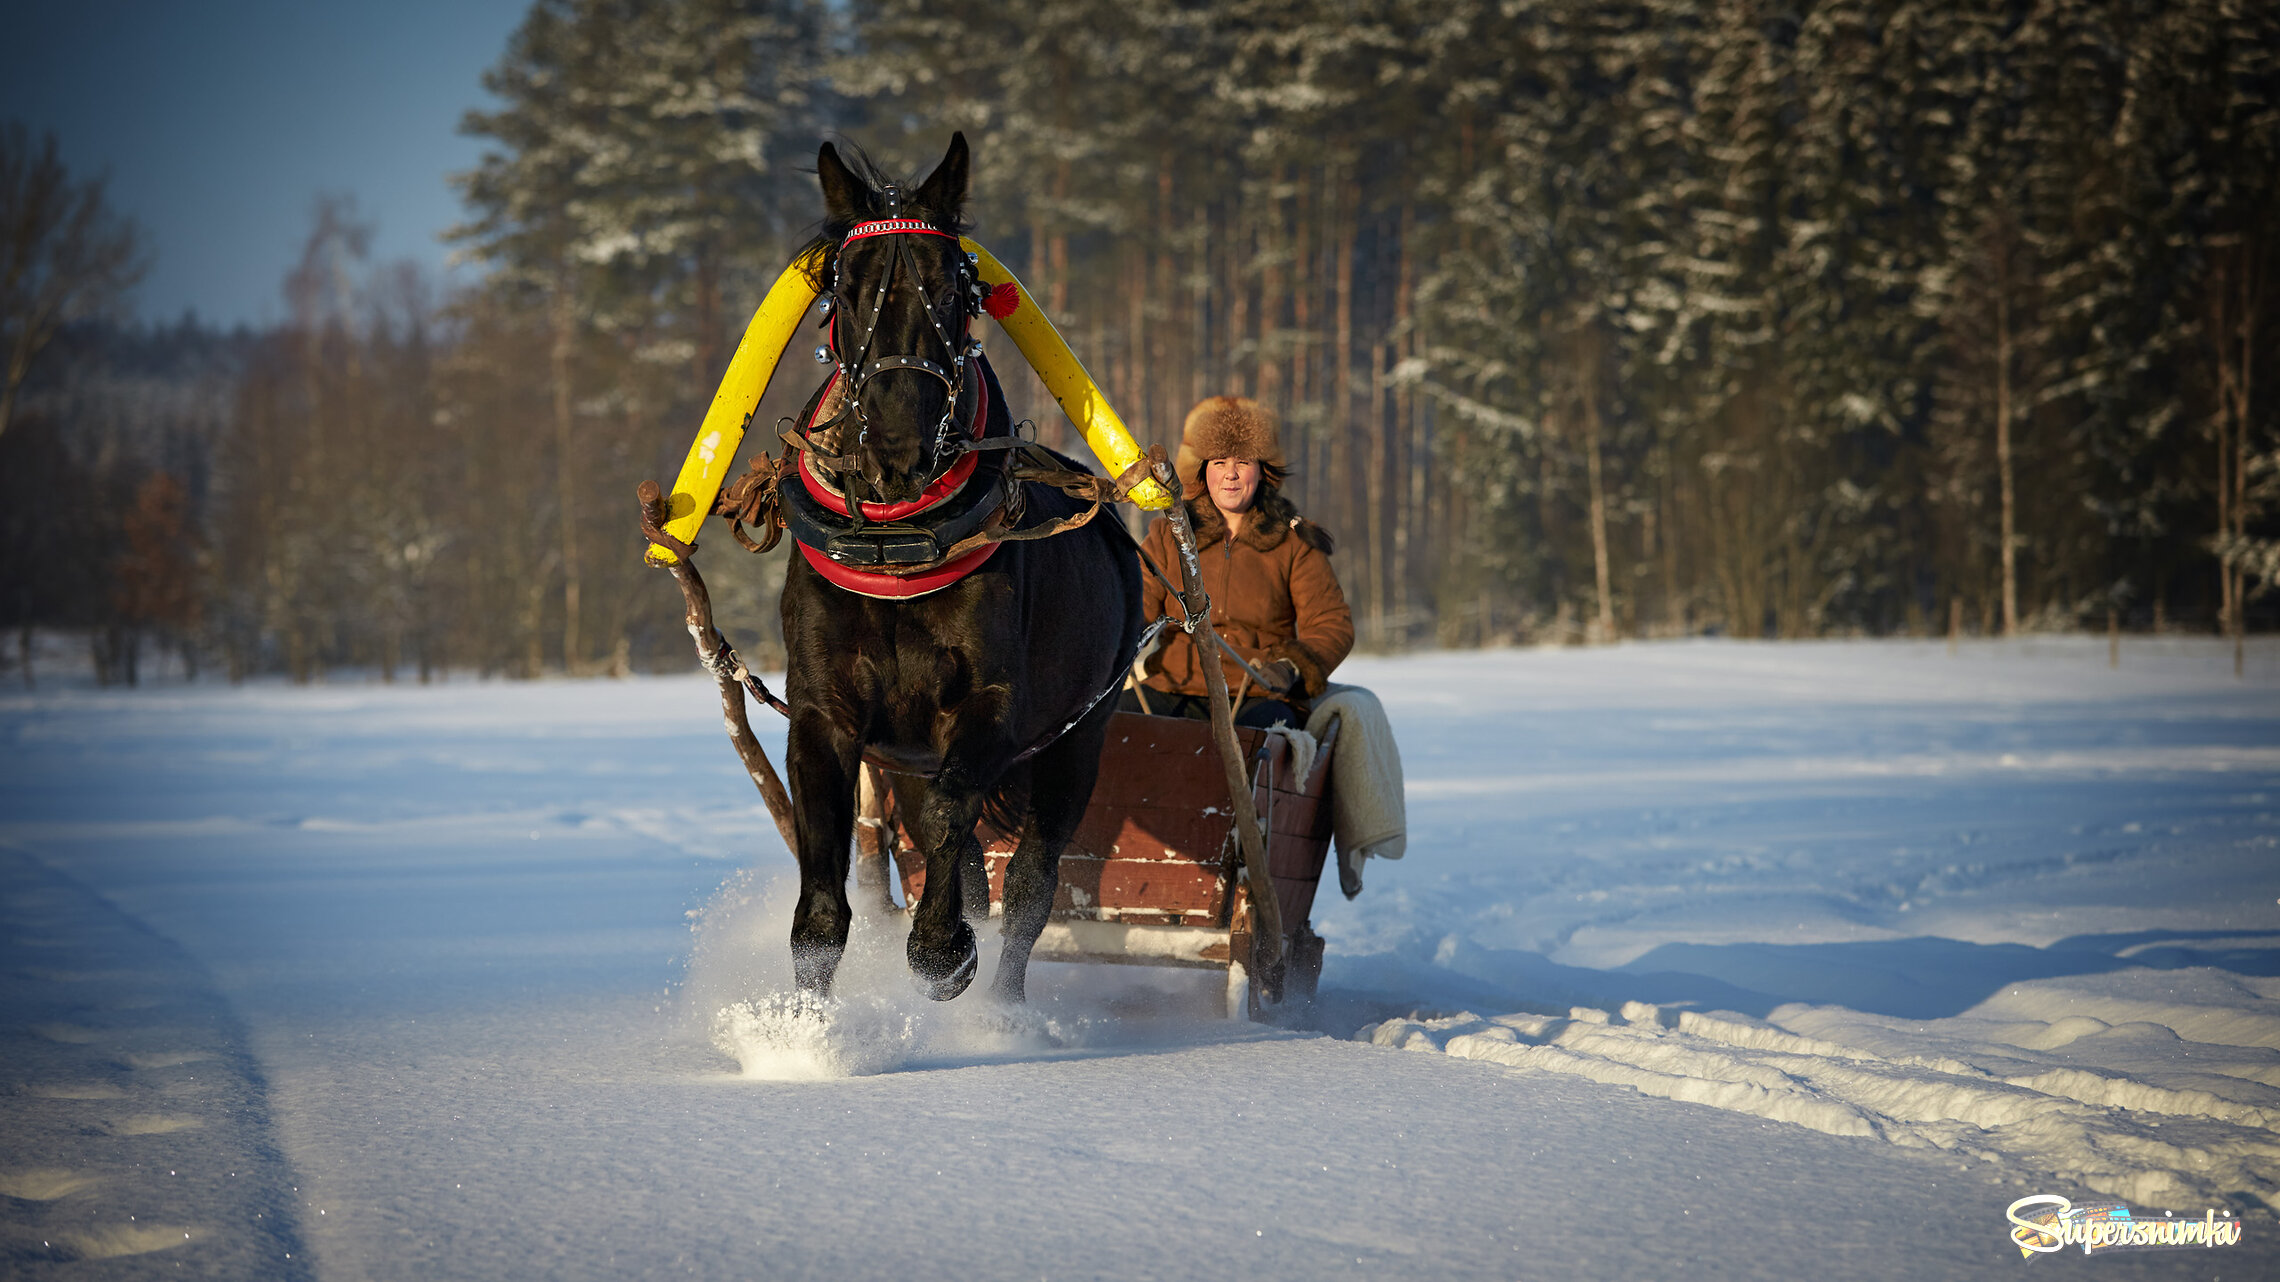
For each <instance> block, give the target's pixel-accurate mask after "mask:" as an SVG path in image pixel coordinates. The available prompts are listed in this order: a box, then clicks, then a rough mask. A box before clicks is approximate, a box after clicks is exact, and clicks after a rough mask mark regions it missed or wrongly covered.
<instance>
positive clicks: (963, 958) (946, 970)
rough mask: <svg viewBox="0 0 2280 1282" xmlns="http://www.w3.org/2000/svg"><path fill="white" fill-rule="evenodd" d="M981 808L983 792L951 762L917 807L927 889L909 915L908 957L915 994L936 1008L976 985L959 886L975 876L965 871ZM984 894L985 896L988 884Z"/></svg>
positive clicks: (984, 884) (971, 943)
mask: <svg viewBox="0 0 2280 1282" xmlns="http://www.w3.org/2000/svg"><path fill="white" fill-rule="evenodd" d="M981 807H982V790H981V789H980V788H978V787H976V786H974V783H973V779H972V777H971V775H969V774H968V773H967V771H966V770H965V769H964V768H963V766H962V765H960V764H959V763H957V762H955V761H945V762H944V763H943V766H942V769H941V770H939V771H937V772H936V773H935V776H934V779H933V781H932V782H931V783H929V784H928V785H927V787H926V799H925V800H924V801H923V802H921V803H920V808H919V824H918V829H919V831H918V832H917V833H916V834H915V835H916V836H917V837H918V839H919V841H920V843H921V844H922V846H923V847H924V849H925V851H926V886H925V888H924V889H923V890H921V891H920V892H919V896H918V904H917V906H916V907H915V908H913V909H912V910H911V921H910V942H909V945H908V951H909V956H910V969H911V973H912V974H913V975H914V976H915V977H916V978H917V980H918V986H919V991H921V992H923V993H925V994H926V995H927V996H928V997H931V998H933V999H934V1000H936V1001H938V1002H946V1001H949V1000H950V999H951V998H953V997H956V996H957V995H958V994H960V993H962V992H965V991H966V986H967V985H968V984H971V983H973V982H974V970H975V951H974V930H973V927H971V926H968V925H967V924H966V921H965V915H964V913H963V912H962V909H963V908H964V900H965V898H966V896H965V895H964V894H963V893H962V891H961V885H962V883H963V882H965V881H966V880H968V879H969V878H971V877H972V876H973V875H974V874H973V873H972V872H970V871H969V870H968V869H967V868H966V867H965V865H966V864H967V863H968V862H969V860H968V858H967V856H968V853H969V852H968V849H967V848H968V847H969V846H974V845H975V844H976V843H975V839H974V821H975V820H976V819H978V818H980V816H981ZM982 888H983V893H984V894H985V896H986V895H987V893H988V888H989V883H988V882H987V881H986V880H985V881H983V882H982ZM984 902H985V903H987V900H986V899H985V900H984Z"/></svg>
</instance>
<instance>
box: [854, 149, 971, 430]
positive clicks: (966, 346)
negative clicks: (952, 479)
mask: <svg viewBox="0 0 2280 1282" xmlns="http://www.w3.org/2000/svg"><path fill="white" fill-rule="evenodd" d="M884 196H885V200H886V207H887V208H886V217H884V218H878V219H873V220H871V221H869V222H864V223H857V224H856V225H855V226H853V227H851V228H849V229H848V231H847V234H846V235H845V236H844V237H842V238H841V239H840V241H839V245H838V248H837V250H836V251H835V252H834V253H833V255H832V259H831V281H830V283H829V285H828V290H827V294H826V301H825V302H824V304H823V307H824V308H825V309H826V311H827V312H828V314H829V316H830V318H831V342H830V345H829V346H828V347H827V348H824V349H820V350H818V351H817V353H816V355H817V357H818V358H819V359H823V360H826V361H827V362H830V363H833V364H836V365H837V366H838V370H839V375H838V381H839V383H840V385H841V386H843V387H845V388H846V389H847V411H846V412H847V413H849V414H852V415H853V416H854V419H855V443H856V445H857V446H858V447H861V446H864V445H867V444H868V443H869V441H870V435H871V424H870V419H869V416H868V415H866V414H865V413H864V411H863V395H864V390H865V388H866V387H867V386H868V385H869V384H870V382H871V380H872V379H874V378H877V377H878V376H879V375H881V374H884V373H886V372H887V371H889V370H898V369H913V370H918V371H920V372H922V373H926V374H931V375H933V376H934V377H935V378H938V379H940V380H942V386H943V388H944V390H945V391H946V392H947V393H948V395H947V397H946V398H945V399H944V401H943V405H942V419H941V421H940V422H938V423H936V424H935V425H934V444H933V450H932V453H931V455H930V457H929V459H928V463H927V467H928V470H929V471H930V472H931V471H934V470H938V469H940V468H942V467H943V466H945V465H946V464H947V463H949V462H950V461H951V460H952V459H954V458H955V457H956V456H957V453H958V448H957V446H956V444H955V442H956V441H957V440H958V439H959V438H960V436H961V434H960V433H959V432H957V430H956V429H955V428H954V427H953V424H954V423H955V422H956V421H957V418H958V406H959V404H960V403H961V402H962V401H963V400H964V399H965V395H966V389H967V385H968V382H969V379H970V377H971V371H972V369H973V367H974V362H973V361H972V359H970V358H973V357H977V356H979V355H980V353H981V342H980V340H978V339H976V338H974V337H973V335H972V333H971V331H970V328H969V326H970V324H971V322H972V320H973V318H974V317H975V316H976V315H978V314H980V312H981V310H982V306H981V303H982V283H981V274H980V272H979V271H978V270H977V269H976V266H975V263H974V256H973V255H972V254H968V253H964V252H960V253H959V254H957V256H956V261H957V280H956V282H955V284H954V285H953V286H952V289H951V291H950V297H949V298H947V299H945V300H944V301H943V306H942V307H940V308H938V307H937V306H936V300H935V299H933V298H930V297H928V296H927V292H926V282H925V277H924V276H923V275H922V274H921V273H920V271H919V267H918V260H917V259H916V258H915V257H913V256H912V254H911V251H910V238H911V237H913V236H940V237H942V238H944V239H946V240H949V241H952V242H956V241H957V239H958V238H957V236H955V235H953V234H952V233H950V232H946V231H943V230H942V229H940V228H938V227H936V226H934V225H933V224H931V223H928V222H925V221H923V220H921V219H916V218H904V217H902V191H901V189H900V188H898V187H896V186H894V185H893V184H889V185H888V186H887V188H886V191H885V192H884ZM881 236H884V237H887V238H889V242H890V243H891V244H892V246H893V247H894V258H893V259H892V260H891V261H890V262H889V263H888V264H887V270H886V271H885V272H884V273H882V274H881V275H880V277H879V286H878V290H877V292H876V293H875V294H874V295H873V296H872V298H871V307H870V316H869V318H868V319H860V317H861V312H860V308H861V304H862V300H861V299H859V298H852V297H849V295H848V294H847V292H846V291H847V285H848V281H847V275H846V272H845V270H844V262H845V259H846V255H847V249H848V247H849V246H851V245H853V244H855V243H856V242H857V241H862V240H870V239H873V238H876V237H881ZM898 272H908V273H909V275H910V281H911V286H912V288H913V289H915V290H916V291H917V292H918V302H919V306H920V307H921V308H922V309H924V310H925V312H926V320H927V324H929V325H930V326H932V327H933V329H934V336H935V339H936V340H937V341H938V342H940V343H941V345H942V352H943V356H944V360H945V361H946V362H947V365H945V364H944V363H942V362H937V361H931V360H928V359H926V358H925V357H924V356H919V355H916V354H909V353H890V354H888V355H883V356H882V355H874V354H873V351H872V343H873V341H874V339H875V338H876V337H877V335H878V329H879V321H880V320H881V318H882V317H883V316H884V315H885V313H886V307H887V292H888V290H889V289H891V288H892V287H893V285H894V281H895V276H896V274H897V273H898ZM945 311H947V312H948V313H949V323H948V324H945V323H944V312H945ZM843 315H844V316H846V317H847V318H848V320H849V323H850V325H854V324H858V323H859V324H860V325H861V326H862V336H861V337H860V338H859V339H857V340H856V341H855V344H854V346H853V347H852V348H849V347H848V346H847V345H846V344H845V343H844V342H842V340H841V336H840V332H839V320H840V317H841V316H843ZM953 328H955V329H956V331H957V337H956V338H952V337H951V330H952V329H953ZM842 421H844V420H842ZM852 452H853V451H850V453H851V454H852Z"/></svg>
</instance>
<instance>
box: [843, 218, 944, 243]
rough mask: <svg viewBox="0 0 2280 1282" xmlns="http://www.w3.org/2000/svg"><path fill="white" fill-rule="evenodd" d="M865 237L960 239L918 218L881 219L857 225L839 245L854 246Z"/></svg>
mask: <svg viewBox="0 0 2280 1282" xmlns="http://www.w3.org/2000/svg"><path fill="white" fill-rule="evenodd" d="M865 236H942V237H946V238H948V239H950V240H956V239H958V238H957V237H956V236H952V235H951V234H950V233H949V232H946V231H944V230H942V229H941V228H939V227H937V226H935V225H934V224H932V223H929V222H923V221H921V220H919V219H916V218H881V219H879V220H877V221H875V222H868V223H857V224H856V225H855V226H854V227H852V228H850V229H849V230H848V232H847V239H845V240H842V241H840V242H839V243H840V244H842V245H847V244H852V243H854V242H855V241H858V240H861V239H863V238H864V237H865Z"/></svg>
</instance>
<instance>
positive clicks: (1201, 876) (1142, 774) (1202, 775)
mask: <svg viewBox="0 0 2280 1282" xmlns="http://www.w3.org/2000/svg"><path fill="white" fill-rule="evenodd" d="M1235 734H1236V738H1237V741H1238V743H1239V744H1240V745H1241V747H1242V749H1243V753H1244V757H1245V760H1246V761H1247V762H1248V763H1249V778H1250V780H1251V789H1252V803H1253V805H1254V806H1255V807H1256V808H1257V812H1258V815H1259V819H1260V823H1261V825H1262V826H1263V827H1264V828H1265V829H1266V831H1267V837H1268V839H1267V865H1268V868H1269V870H1270V873H1271V877H1272V880H1273V882H1274V893H1275V896H1276V900H1277V902H1278V903H1279V905H1280V906H1281V909H1282V921H1283V936H1284V938H1283V949H1284V956H1285V957H1286V958H1288V963H1287V969H1286V972H1285V974H1286V977H1287V978H1286V981H1285V992H1284V1000H1285V1002H1299V1003H1303V1002H1307V1001H1310V1000H1312V998H1313V996H1314V992H1315V986H1316V984H1317V982H1318V981H1319V980H1320V978H1321V974H1322V939H1321V937H1320V936H1318V935H1316V934H1315V933H1314V930H1313V928H1312V926H1311V925H1310V923H1309V917H1310V915H1311V914H1312V912H1313V909H1314V893H1315V889H1316V887H1317V886H1318V885H1320V883H1321V880H1322V867H1323V863H1324V861H1325V857H1326V855H1327V853H1328V851H1329V847H1330V824H1331V808H1330V756H1331V753H1332V752H1333V751H1335V750H1336V747H1337V738H1338V729H1337V723H1333V724H1332V726H1331V730H1330V733H1329V734H1328V735H1327V736H1326V737H1324V738H1323V740H1322V741H1321V743H1320V745H1319V746H1318V748H1317V750H1316V752H1315V755H1314V761H1313V762H1312V764H1311V767H1310V769H1309V770H1308V771H1307V775H1306V777H1305V778H1303V779H1301V778H1298V777H1296V772H1295V769H1294V765H1295V763H1294V762H1293V761H1292V759H1291V756H1292V754H1291V749H1290V740H1289V739H1288V738H1286V737H1284V736H1282V735H1279V734H1271V733H1269V732H1267V731H1264V730H1252V729H1243V728H1238V729H1237V730H1236V732H1235ZM861 818H862V820H863V821H864V822H863V823H862V824H861V825H860V827H859V829H858V833H859V835H858V839H857V850H858V879H859V880H869V879H872V878H876V879H878V881H879V882H883V880H884V871H885V861H886V859H887V858H889V857H891V858H892V860H893V864H894V868H895V871H896V874H897V878H898V880H899V881H900V882H901V883H902V892H903V897H904V898H903V902H904V903H906V904H909V903H916V902H917V900H918V896H919V893H920V891H921V890H923V889H924V887H925V884H926V868H925V860H924V857H923V856H921V855H920V854H919V852H918V851H917V850H916V849H915V848H914V846H913V844H912V842H911V840H910V837H909V834H908V833H906V832H905V831H904V830H903V828H902V826H901V824H900V823H899V822H898V821H897V818H896V816H895V813H894V802H893V799H892V793H891V791H890V790H888V789H886V788H883V787H876V786H866V787H864V789H863V790H862V814H861ZM981 836H982V837H983V839H984V844H983V857H984V860H985V862H986V864H987V866H988V868H989V875H990V904H991V911H992V913H993V914H994V913H996V912H997V911H998V908H999V905H1000V904H1001V902H1002V900H1003V895H1004V886H1005V867H1006V861H1007V860H1008V859H1009V858H1010V857H1011V856H1012V854H1013V849H1014V845H1015V838H1014V837H1012V836H1008V835H1005V834H1000V833H995V832H993V831H992V830H991V829H990V828H989V827H988V825H986V824H985V825H984V826H983V828H982V831H981ZM881 847H884V849H881ZM864 864H868V865H870V867H869V868H863V867H862V865H864ZM1060 871H1061V884H1060V889H1059V891H1058V893H1057V894H1056V896H1055V898H1054V902H1053V914H1052V917H1051V919H1050V920H1049V921H1048V922H1047V924H1046V926H1045V932H1044V934H1043V935H1042V936H1041V937H1039V939H1038V941H1037V948H1036V951H1035V952H1034V953H1032V954H1031V955H1032V957H1034V958H1036V959H1038V960H1043V961H1069V962H1107V963H1115V964H1120V965H1137V966H1178V967H1189V968H1199V969H1207V970H1216V971H1220V972H1223V973H1224V974H1225V975H1226V977H1227V1003H1228V1014H1229V1015H1230V1016H1232V1017H1236V1018H1243V1017H1246V1016H1255V1015H1257V1014H1258V1013H1259V1010H1260V1006H1259V999H1258V995H1257V992H1256V986H1255V985H1254V984H1253V983H1252V982H1251V976H1250V973H1249V968H1248V965H1247V963H1248V961H1249V959H1250V958H1251V955H1252V949H1251V929H1252V927H1251V920H1252V914H1251V911H1250V896H1251V894H1252V893H1253V889H1254V888H1253V887H1252V886H1251V885H1250V879H1249V877H1248V875H1247V874H1246V872H1245V870H1244V864H1243V855H1242V851H1241V849H1240V848H1239V844H1238V842H1237V840H1236V832H1235V818H1234V807H1233V805H1232V801H1231V799H1230V797H1229V796H1228V792H1227V775H1226V770H1225V767H1224V766H1223V765H1222V764H1221V761H1220V758H1219V754H1218V750H1217V748H1216V747H1215V746H1214V744H1213V741H1212V730H1211V723H1210V722H1208V721H1191V720H1187V719H1185V718H1180V717H1153V716H1144V715H1141V714H1139V713H1130V712H1120V713H1117V714H1116V716H1115V719H1114V720H1113V721H1112V722H1111V723H1110V726H1109V731H1108V741H1107V744H1106V745H1105V746H1104V747H1103V748H1102V750H1101V763H1100V781H1099V783H1098V784H1096V785H1095V786H1094V788H1093V795H1092V804H1091V806H1090V807H1089V808H1088V809H1087V810H1086V811H1085V817H1084V820H1083V822H1081V823H1080V824H1079V825H1078V826H1077V831H1076V835H1075V836H1074V837H1073V838H1071V840H1070V842H1069V846H1068V849H1067V850H1066V851H1065V852H1064V853H1063V854H1062V856H1061V869H1060ZM865 873H868V874H869V877H868V878H866V877H864V876H863V874H865ZM877 888H878V889H879V890H880V891H882V892H883V891H884V885H883V884H880V885H878V887H877Z"/></svg>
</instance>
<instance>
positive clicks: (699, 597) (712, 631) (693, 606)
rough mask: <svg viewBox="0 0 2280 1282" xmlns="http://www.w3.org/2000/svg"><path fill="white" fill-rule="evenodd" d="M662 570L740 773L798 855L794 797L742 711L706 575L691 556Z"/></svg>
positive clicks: (739, 685)
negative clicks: (708, 679) (672, 586)
mask: <svg viewBox="0 0 2280 1282" xmlns="http://www.w3.org/2000/svg"><path fill="white" fill-rule="evenodd" d="M666 568H667V569H670V570H671V571H672V572H673V581H674V582H675V583H678V584H680V585H681V600H682V602H683V603H684V604H685V605H686V606H687V607H688V612H687V618H688V624H689V636H690V637H691V638H693V639H694V640H695V641H696V643H697V659H698V661H699V662H701V663H703V664H704V665H705V670H706V671H707V672H710V673H712V674H713V680H714V681H716V682H718V683H719V684H720V712H721V721H722V723H723V724H725V725H726V726H727V728H728V741H729V742H730V743H732V744H734V745H736V755H737V756H738V757H739V758H740V759H741V760H742V761H743V762H744V773H746V774H747V775H750V776H751V777H752V786H753V787H755V788H758V789H759V790H760V800H762V801H764V802H766V803H767V805H768V813H769V815H770V816H772V817H773V818H774V819H775V821H776V831H777V832H779V833H782V834H783V836H784V848H785V849H787V850H790V851H791V852H792V853H793V854H798V853H799V849H800V840H799V835H798V832H797V830H796V829H794V828H793V826H792V795H791V794H790V793H789V792H786V791H785V790H784V781H783V780H782V779H780V778H778V777H777V775H776V767H775V765H774V763H772V762H770V761H769V760H768V752H767V750H766V749H764V748H762V747H761V746H760V740H759V738H758V737H757V736H755V735H754V734H753V733H752V720H751V718H750V717H748V716H746V715H745V711H744V685H743V683H742V682H740V681H738V680H737V679H736V674H735V673H734V672H733V671H731V668H732V667H733V666H734V665H732V664H729V663H726V662H723V661H722V659H721V652H722V651H723V650H726V649H727V648H728V642H727V641H726V640H725V639H723V638H722V636H721V635H720V629H718V628H716V627H714V626H713V617H712V593H710V592H708V591H706V590H705V581H704V578H703V576H701V575H699V574H698V573H697V567H696V565H695V563H694V562H693V561H692V560H691V559H690V558H688V557H683V558H681V559H679V560H677V561H673V562H671V563H670V564H669V565H668V566H667V567H666Z"/></svg>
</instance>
